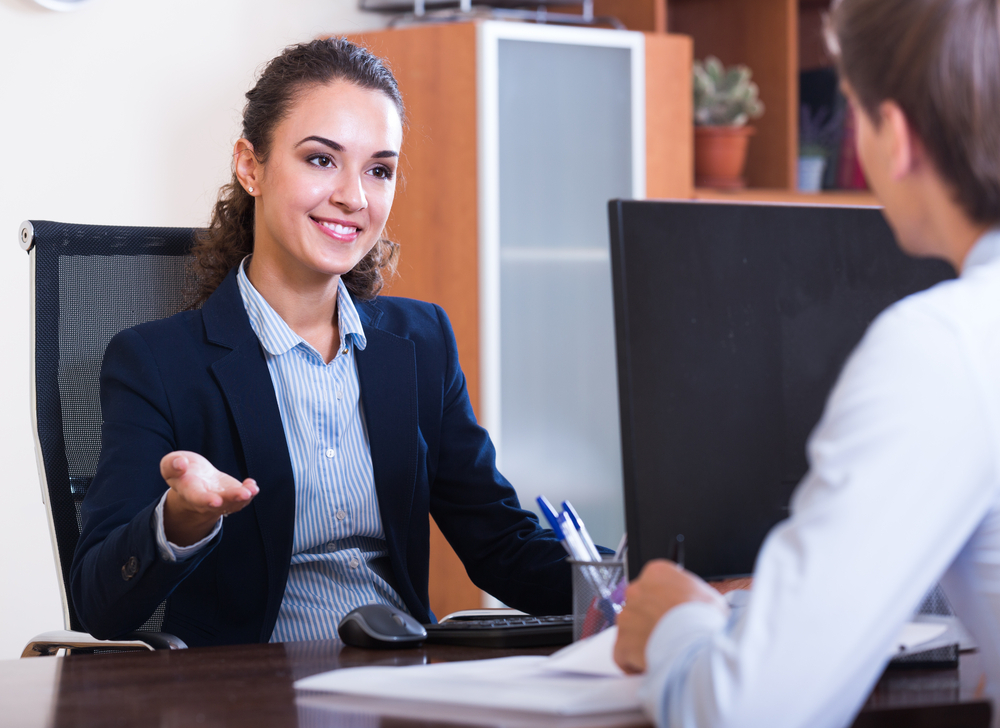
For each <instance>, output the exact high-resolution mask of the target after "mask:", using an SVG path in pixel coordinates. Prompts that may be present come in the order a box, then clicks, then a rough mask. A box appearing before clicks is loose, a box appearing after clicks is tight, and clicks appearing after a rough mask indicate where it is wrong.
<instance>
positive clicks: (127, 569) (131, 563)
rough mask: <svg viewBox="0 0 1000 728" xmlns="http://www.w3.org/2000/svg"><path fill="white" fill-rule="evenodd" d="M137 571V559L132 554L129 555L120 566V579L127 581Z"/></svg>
mask: <svg viewBox="0 0 1000 728" xmlns="http://www.w3.org/2000/svg"><path fill="white" fill-rule="evenodd" d="M138 573H139V559H137V558H136V557H134V556H129V557H128V561H126V562H125V564H124V565H123V566H122V579H124V580H125V581H129V580H130V579H131V578H132V577H133V576H135V575H136V574H138Z"/></svg>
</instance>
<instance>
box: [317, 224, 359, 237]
mask: <svg viewBox="0 0 1000 728" xmlns="http://www.w3.org/2000/svg"><path fill="white" fill-rule="evenodd" d="M319 224H320V225H322V226H323V227H325V228H327V229H329V230H333V232H335V233H337V234H338V235H353V234H354V233H356V232H357V231H358V229H357V228H356V227H346V226H344V225H338V224H337V223H335V222H320V223H319Z"/></svg>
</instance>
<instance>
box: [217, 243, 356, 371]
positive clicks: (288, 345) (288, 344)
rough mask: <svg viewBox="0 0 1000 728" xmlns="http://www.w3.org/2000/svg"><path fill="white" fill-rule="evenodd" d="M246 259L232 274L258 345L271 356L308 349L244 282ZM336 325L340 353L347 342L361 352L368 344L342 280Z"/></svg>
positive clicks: (267, 304)
mask: <svg viewBox="0 0 1000 728" xmlns="http://www.w3.org/2000/svg"><path fill="white" fill-rule="evenodd" d="M249 258H250V256H247V257H246V258H244V259H243V260H242V261H241V262H240V266H239V270H238V271H237V272H236V281H237V283H238V284H239V287H240V295H241V296H242V298H243V307H244V308H245V309H246V312H247V316H248V317H249V319H250V328H252V329H253V332H254V333H255V334H257V338H258V339H260V343H261V345H262V346H263V347H264V349H265V350H266V351H267V352H268V353H269V354H271V355H272V356H281V355H282V354H284V353H285V352H287V351H289V350H290V349H293V348H294V347H296V346H298V345H299V344H302V345H303V346H306V347H308V348H309V349H312V348H313V347H312V346H310V345H309V343H308V342H307V341H305V339H303V338H302V337H301V336H299V335H298V334H296V333H295V332H294V331H292V328H291V327H290V326H289V325H288V324H287V323H285V320H284V319H283V318H281V316H279V315H278V313H277V312H276V311H275V310H274V309H273V308H271V305H270V304H269V303H268V302H267V301H266V300H265V299H264V297H263V296H262V295H260V292H259V291H258V290H257V289H256V288H254V286H253V284H252V283H251V282H250V279H249V278H247V274H246V271H245V269H244V267H245V265H246V262H247V260H249ZM337 324H338V328H339V329H340V348H341V349H343V348H345V347H346V345H347V343H348V342H350V343H352V344H353V345H354V346H355V347H357V348H358V349H359V350H363V349H364V348H365V346H367V344H368V340H367V338H365V331H364V328H363V327H362V326H361V319H360V318H359V317H358V311H357V309H356V308H355V307H354V301H353V300H352V299H351V294H350V293H349V292H348V290H347V286H346V285H345V284H344V279H343V278H341V279H340V283H339V284H338V287H337Z"/></svg>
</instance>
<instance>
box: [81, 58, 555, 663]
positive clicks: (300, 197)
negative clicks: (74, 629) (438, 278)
mask: <svg viewBox="0 0 1000 728" xmlns="http://www.w3.org/2000/svg"><path fill="white" fill-rule="evenodd" d="M247 100H248V101H247V104H246V107H245V109H244V115H243V135H242V138H241V139H240V140H239V141H238V142H236V146H235V149H234V152H233V158H234V164H233V167H234V170H233V180H232V182H231V183H230V184H229V185H227V186H225V187H224V188H223V189H222V190H221V192H220V195H219V200H218V203H217V204H216V206H215V210H214V212H213V215H212V221H211V224H210V226H209V228H208V229H207V231H205V232H204V233H202V234H201V235H200V236H199V239H198V241H197V244H196V246H195V249H194V253H195V257H196V259H197V265H198V272H199V277H200V299H199V301H198V303H201V304H202V306H201V308H200V309H198V310H191V311H187V312H184V313H181V314H178V315H176V316H173V317H171V318H168V319H164V320H162V321H156V322H152V323H148V324H143V325H141V326H138V327H136V328H134V329H130V330H126V331H124V332H122V333H121V334H119V335H118V336H116V337H115V338H114V339H113V340H112V341H111V343H110V344H109V345H108V348H107V353H106V355H105V360H104V366H103V369H102V373H101V408H102V413H103V418H104V424H103V429H102V449H101V456H100V461H99V464H98V467H97V472H96V475H95V477H94V480H93V483H92V485H91V487H90V489H89V491H88V493H87V496H86V498H85V499H84V502H83V506H82V511H81V517H82V523H83V530H82V533H81V535H80V541H79V544H78V546H77V550H76V554H75V558H74V561H73V566H72V575H71V589H72V598H73V602H74V605H75V607H76V610H77V613H78V614H79V617H80V620H81V622H82V623H83V624H84V626H85V627H86V628H87V629H88V630H89V631H90V632H91V633H92V634H94V635H95V636H97V637H102V638H112V637H116V636H119V635H121V634H124V633H126V632H129V631H131V630H135V629H138V628H139V627H140V626H141V625H142V624H143V623H144V622H145V621H146V620H147V619H148V618H149V617H150V616H151V615H152V613H153V612H154V610H155V609H156V607H157V606H158V605H159V604H160V603H161V602H162V601H164V600H166V613H165V617H164V622H163V629H164V631H167V632H170V633H173V634H175V635H177V636H179V637H180V638H181V639H183V640H184V641H185V642H187V643H188V644H189V645H208V644H228V643H241V642H266V641H269V640H270V641H291V640H299V639H319V638H333V637H336V628H337V624H338V622H339V620H340V619H341V618H342V617H343V616H344V615H345V614H346V613H347V612H349V611H350V610H352V609H353V608H355V607H358V606H360V605H363V604H367V603H372V602H376V603H384V604H389V605H392V606H395V607H397V608H400V609H404V610H406V611H408V612H409V613H410V614H411V615H413V616H414V617H415V618H416V619H417V620H418V621H420V622H423V623H427V622H430V621H431V620H432V617H433V615H432V614H431V612H430V606H429V603H428V596H427V577H428V539H429V523H428V513H430V514H432V515H433V516H434V518H435V520H436V522H437V523H438V524H439V526H440V528H441V530H442V532H443V533H444V535H445V536H446V537H447V538H448V540H449V542H450V543H451V544H452V545H453V546H454V548H455V550H456V551H457V553H458V555H459V556H460V557H461V559H462V561H463V563H464V565H465V567H466V569H467V570H468V572H469V575H470V576H471V578H472V579H473V581H474V582H475V583H476V584H477V585H478V586H480V587H481V588H483V589H485V590H487V591H489V592H490V593H491V594H494V595H496V596H497V597H499V598H500V599H502V600H504V601H505V602H507V603H508V604H510V605H511V606H516V607H519V608H521V609H523V610H525V611H529V612H533V613H542V614H553V613H560V614H561V613H566V612H569V611H570V604H571V587H570V575H569V568H568V566H566V565H565V563H564V556H565V553H564V552H563V549H562V548H561V546H560V544H559V542H558V541H557V540H556V539H555V537H554V535H553V534H552V532H551V531H547V530H543V529H541V528H540V526H539V525H538V522H537V519H536V518H535V517H534V516H533V515H532V514H531V513H529V512H527V511H524V510H522V509H521V508H520V506H519V504H518V501H517V496H516V495H515V493H514V491H513V489H512V488H511V486H510V484H509V483H508V482H507V481H506V480H505V479H504V478H503V476H501V475H500V473H499V472H497V470H496V467H495V464H494V460H495V453H494V450H493V446H492V444H491V443H490V439H489V436H488V435H487V434H486V432H485V431H484V430H483V429H482V428H480V427H479V426H478V425H477V424H476V421H475V418H474V415H473V413H472V408H471V406H470V403H469V397H468V393H467V391H466V386H465V378H464V376H463V374H462V371H461V369H460V367H459V363H458V358H457V357H458V354H457V350H456V346H455V339H454V335H453V333H452V330H451V326H450V324H449V323H448V319H447V317H446V316H445V314H444V312H443V311H442V310H441V309H440V308H439V307H438V306H435V305H432V304H427V303H422V302H418V301H411V300H406V299H398V298H386V297H381V298H376V294H377V293H378V292H379V290H380V288H381V287H382V282H383V277H384V276H385V275H386V274H387V273H388V272H390V271H391V270H392V267H393V265H394V260H395V257H396V251H397V249H396V246H395V244H394V243H391V242H389V241H387V240H385V239H383V238H382V232H383V228H384V227H385V223H386V219H387V218H388V216H389V209H390V207H391V205H392V200H393V194H394V191H395V186H396V169H397V163H398V161H399V153H400V145H401V142H402V135H403V103H402V99H401V96H400V93H399V91H398V89H397V86H396V81H395V79H394V78H393V76H392V74H391V73H390V71H389V70H388V69H387V68H386V67H385V66H384V65H383V64H382V62H381V61H380V60H379V59H378V58H376V57H374V56H372V55H371V54H370V53H368V52H367V51H366V50H364V49H363V48H360V47H358V46H355V45H353V44H352V43H350V42H348V41H347V40H345V39H331V40H317V41H314V42H311V43H307V44H301V45H298V46H293V47H290V48H287V49H286V50H285V51H284V52H283V53H282V54H281V55H279V56H278V57H277V58H275V59H274V60H272V61H271V62H270V63H269V64H268V65H267V67H266V68H265V69H264V71H263V72H262V74H261V76H260V78H259V79H258V81H257V84H256V86H255V87H254V88H253V89H252V90H251V91H249V92H248V93H247ZM224 516H225V517H226V518H225V519H223V517H224Z"/></svg>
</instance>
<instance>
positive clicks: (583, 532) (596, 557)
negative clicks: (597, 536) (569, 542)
mask: <svg viewBox="0 0 1000 728" xmlns="http://www.w3.org/2000/svg"><path fill="white" fill-rule="evenodd" d="M562 506H563V512H564V513H565V514H566V515H567V516H568V517H569V520H570V521H571V522H572V523H573V527H574V528H576V532H577V533H578V534H580V540H581V541H583V545H584V547H585V548H586V549H587V553H588V555H589V556H590V560H591V561H600V560H601V552H600V551H598V550H597V546H596V545H595V544H594V539H592V538H591V537H590V534H589V533H587V527H586V526H585V525H584V524H583V519H582V518H580V514H578V513H577V512H576V509H575V508H574V507H573V504H572V503H570V502H569V501H563V504H562Z"/></svg>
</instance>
